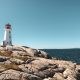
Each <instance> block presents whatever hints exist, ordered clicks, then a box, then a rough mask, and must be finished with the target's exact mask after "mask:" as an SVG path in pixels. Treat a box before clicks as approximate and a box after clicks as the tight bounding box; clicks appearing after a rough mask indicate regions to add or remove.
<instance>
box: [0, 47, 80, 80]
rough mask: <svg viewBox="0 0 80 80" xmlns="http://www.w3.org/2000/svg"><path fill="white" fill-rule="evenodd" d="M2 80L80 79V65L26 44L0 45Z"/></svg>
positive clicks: (0, 74) (0, 78)
mask: <svg viewBox="0 0 80 80" xmlns="http://www.w3.org/2000/svg"><path fill="white" fill-rule="evenodd" d="M0 80H80V65H77V64H76V63H72V62H71V61H63V60H56V59H55V60H54V59H51V57H50V56H49V55H48V54H47V53H46V52H44V51H41V50H37V49H32V48H29V47H25V46H21V47H20V46H7V47H0Z"/></svg>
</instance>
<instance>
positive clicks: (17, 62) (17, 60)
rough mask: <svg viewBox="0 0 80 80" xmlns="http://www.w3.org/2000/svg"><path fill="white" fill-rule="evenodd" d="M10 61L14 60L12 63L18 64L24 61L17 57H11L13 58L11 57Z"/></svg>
mask: <svg viewBox="0 0 80 80" xmlns="http://www.w3.org/2000/svg"><path fill="white" fill-rule="evenodd" d="M10 62H12V63H14V64H18V65H20V64H23V63H24V61H23V60H20V59H16V58H11V59H10Z"/></svg>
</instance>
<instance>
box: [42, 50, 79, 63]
mask: <svg viewBox="0 0 80 80" xmlns="http://www.w3.org/2000/svg"><path fill="white" fill-rule="evenodd" d="M43 51H45V52H47V53H48V54H49V55H51V56H52V57H55V58H57V59H62V60H68V61H72V62H74V63H77V64H80V49H43Z"/></svg>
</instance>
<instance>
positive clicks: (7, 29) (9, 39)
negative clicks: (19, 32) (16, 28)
mask: <svg viewBox="0 0 80 80" xmlns="http://www.w3.org/2000/svg"><path fill="white" fill-rule="evenodd" d="M11 30H12V29H11V25H10V24H9V23H8V24H6V25H5V33H4V41H3V46H7V45H9V46H11V45H12V37H11Z"/></svg>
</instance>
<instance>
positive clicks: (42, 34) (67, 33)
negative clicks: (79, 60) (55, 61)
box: [0, 0, 80, 49]
mask: <svg viewBox="0 0 80 80" xmlns="http://www.w3.org/2000/svg"><path fill="white" fill-rule="evenodd" d="M7 23H10V24H11V25H12V41H13V44H16V45H24V46H29V47H32V48H49V49H50V48H51V49H56V48H80V0H0V43H2V41H3V38H4V30H5V29H4V28H5V24H7Z"/></svg>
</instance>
